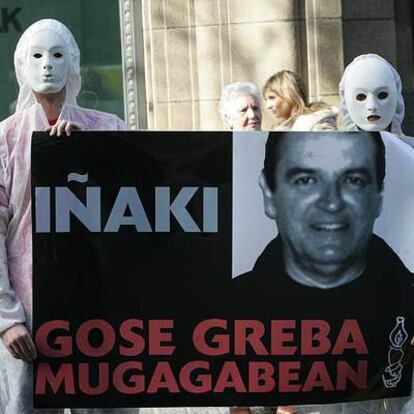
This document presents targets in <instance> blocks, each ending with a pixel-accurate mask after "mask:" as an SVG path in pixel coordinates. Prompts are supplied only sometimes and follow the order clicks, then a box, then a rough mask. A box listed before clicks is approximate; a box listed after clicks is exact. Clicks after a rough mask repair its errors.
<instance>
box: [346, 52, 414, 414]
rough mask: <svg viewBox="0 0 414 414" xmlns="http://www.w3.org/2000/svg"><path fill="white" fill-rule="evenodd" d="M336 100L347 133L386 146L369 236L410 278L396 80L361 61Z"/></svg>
mask: <svg viewBox="0 0 414 414" xmlns="http://www.w3.org/2000/svg"><path fill="white" fill-rule="evenodd" d="M339 94H340V98H341V112H342V115H343V118H344V123H345V129H346V130H347V131H359V130H364V131H379V132H380V133H381V137H382V139H383V141H384V144H385V158H386V176H385V180H384V196H383V205H382V213H381V215H380V217H379V218H378V219H377V221H376V223H375V227H374V233H375V234H377V235H379V236H380V237H381V238H383V239H384V240H385V241H386V242H387V244H388V245H389V246H390V247H391V248H392V249H393V250H394V252H395V253H397V254H398V256H399V257H400V258H401V260H402V261H403V262H404V264H405V266H406V267H408V268H409V269H410V270H411V272H413V271H414V237H413V235H414V224H411V223H413V220H412V215H413V211H414V187H413V183H412V177H413V176H414V150H413V148H412V147H414V138H413V137H409V136H407V135H405V134H404V133H403V131H402V127H401V125H402V122H403V120H404V115H405V104H404V99H403V96H402V83H401V78H400V75H399V74H398V72H397V71H396V70H395V69H394V67H393V66H392V65H391V64H390V63H389V62H387V61H386V60H385V59H384V58H382V57H381V56H378V55H375V54H367V55H361V56H358V57H356V58H355V59H354V60H353V61H352V62H351V63H350V64H349V65H348V66H347V67H346V69H345V71H344V74H343V76H342V79H341V82H340V84H339ZM407 144H408V145H407ZM390 276H392V275H390ZM411 334H412V332H411ZM412 404H413V401H411V402H410V400H408V402H407V400H406V399H398V398H397V399H392V400H383V401H373V402H365V403H355V404H353V405H349V406H348V405H347V406H346V407H344V411H343V413H344V414H354V413H359V412H367V413H369V414H376V413H377V412H380V411H381V406H388V409H390V410H391V411H390V412H398V413H400V414H408V413H412V412H413V411H412ZM410 407H411V408H410ZM387 412H388V411H387Z"/></svg>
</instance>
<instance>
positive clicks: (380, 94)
mask: <svg viewBox="0 0 414 414" xmlns="http://www.w3.org/2000/svg"><path fill="white" fill-rule="evenodd" d="M378 98H379V99H381V100H382V99H387V98H388V93H387V92H380V93H379V94H378Z"/></svg>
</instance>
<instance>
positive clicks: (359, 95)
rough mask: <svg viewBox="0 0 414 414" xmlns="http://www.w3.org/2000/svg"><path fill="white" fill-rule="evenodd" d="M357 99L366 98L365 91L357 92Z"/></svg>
mask: <svg viewBox="0 0 414 414" xmlns="http://www.w3.org/2000/svg"><path fill="white" fill-rule="evenodd" d="M356 99H357V101H365V99H367V95H365V93H359V94H358V95H357V96H356Z"/></svg>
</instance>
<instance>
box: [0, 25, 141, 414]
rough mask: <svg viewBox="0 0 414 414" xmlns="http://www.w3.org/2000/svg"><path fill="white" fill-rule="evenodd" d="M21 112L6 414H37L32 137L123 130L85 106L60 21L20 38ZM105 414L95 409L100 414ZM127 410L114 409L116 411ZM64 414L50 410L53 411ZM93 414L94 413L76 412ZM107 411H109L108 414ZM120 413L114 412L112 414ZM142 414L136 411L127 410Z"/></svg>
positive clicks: (72, 46) (0, 134)
mask: <svg viewBox="0 0 414 414" xmlns="http://www.w3.org/2000/svg"><path fill="white" fill-rule="evenodd" d="M14 65H15V72H16V77H17V80H18V83H19V87H20V91H19V96H18V100H17V106H16V112H15V113H14V114H13V115H12V116H10V117H9V118H7V119H6V120H4V121H3V122H1V123H0V266H1V269H0V335H1V338H2V341H0V412H1V413H5V414H16V413H19V414H26V413H32V412H33V408H32V398H31V367H30V365H29V364H28V363H27V362H29V361H30V360H31V359H33V358H34V357H35V355H36V350H35V349H34V345H33V342H32V339H31V337H30V333H29V332H30V329H31V323H32V237H31V226H32V223H31V221H32V220H31V194H30V191H31V190H30V154H31V137H32V132H33V131H47V130H50V129H51V135H53V134H54V133H56V132H57V134H58V135H60V134H61V133H63V132H66V134H67V135H70V133H71V130H73V129H82V130H122V129H126V126H125V124H124V123H123V122H122V121H121V120H120V119H119V118H118V117H117V116H115V115H112V114H108V113H104V112H99V111H95V110H90V109H85V108H81V107H79V106H78V105H77V102H76V97H77V95H78V94H79V91H80V88H81V78H80V52H79V48H78V45H77V44H76V41H75V39H74V37H73V35H72V34H71V32H70V31H69V30H68V28H67V27H66V26H64V25H63V24H62V23H60V22H58V21H56V20H52V19H45V20H40V21H38V22H36V23H34V24H32V25H31V26H30V27H29V28H28V29H27V30H26V31H25V32H24V33H23V35H22V36H21V38H20V40H19V42H18V44H17V47H16V51H15V54H14ZM100 411H105V410H95V411H93V412H94V413H97V412H100ZM120 411H121V412H124V411H122V410H116V412H120ZM52 412H53V413H63V410H47V413H52ZM72 412H88V410H72ZM105 412H106V411H105ZM114 412H115V411H114ZM128 412H134V413H136V412H137V410H136V409H135V410H128Z"/></svg>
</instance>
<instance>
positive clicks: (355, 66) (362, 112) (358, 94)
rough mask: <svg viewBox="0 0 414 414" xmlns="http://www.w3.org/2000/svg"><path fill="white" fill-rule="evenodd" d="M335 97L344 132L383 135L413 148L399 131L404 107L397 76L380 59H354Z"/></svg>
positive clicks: (413, 140) (371, 56) (371, 55)
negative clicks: (369, 132)
mask: <svg viewBox="0 0 414 414" xmlns="http://www.w3.org/2000/svg"><path fill="white" fill-rule="evenodd" d="M339 94H340V97H341V112H342V114H343V118H344V124H345V129H346V130H347V131H358V130H363V131H387V132H390V133H392V134H394V135H395V136H396V137H398V138H400V139H402V140H403V141H405V142H406V143H408V144H409V145H410V146H413V145H414V138H412V137H409V136H406V135H405V134H404V133H403V131H402V126H401V125H402V122H403V120H404V115H405V104H404V98H403V96H402V82H401V78H400V75H399V74H398V72H397V71H396V70H395V69H394V67H393V66H392V65H391V64H390V63H389V62H387V61H386V60H385V59H384V58H382V57H381V56H379V55H375V54H366V55H361V56H358V57H356V58H355V59H354V60H353V61H352V62H351V63H350V64H349V65H348V66H347V67H346V69H345V71H344V74H343V76H342V79H341V82H340V84H339Z"/></svg>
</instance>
